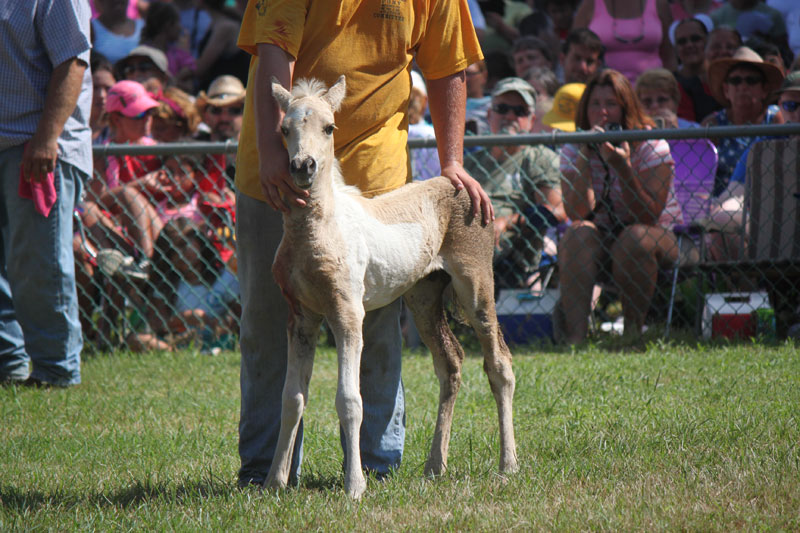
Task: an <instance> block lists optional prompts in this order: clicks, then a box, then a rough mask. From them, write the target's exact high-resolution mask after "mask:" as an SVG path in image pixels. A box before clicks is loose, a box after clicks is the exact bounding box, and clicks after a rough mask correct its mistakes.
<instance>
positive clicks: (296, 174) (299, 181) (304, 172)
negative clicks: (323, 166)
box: [289, 157, 317, 189]
mask: <svg viewBox="0 0 800 533" xmlns="http://www.w3.org/2000/svg"><path fill="white" fill-rule="evenodd" d="M289 173H290V174H291V175H292V179H293V180H294V183H295V185H297V186H298V187H300V188H301V189H308V188H309V187H311V183H312V182H313V181H314V175H315V174H316V173H317V162H316V161H314V158H313V157H306V158H305V159H302V160H301V159H299V158H298V159H292V161H291V163H289Z"/></svg>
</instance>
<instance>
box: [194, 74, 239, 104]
mask: <svg viewBox="0 0 800 533" xmlns="http://www.w3.org/2000/svg"><path fill="white" fill-rule="evenodd" d="M246 94H247V93H246V90H245V88H244V85H242V82H241V81H240V80H239V78H237V77H236V76H230V75H228V74H225V75H222V76H219V77H218V78H216V79H214V81H212V82H211V85H209V86H208V92H205V91H200V93H199V94H198V95H197V100H196V105H197V107H198V108H200V109H204V108H205V107H206V106H209V105H212V106H214V107H225V106H229V105H233V104H238V103H240V102H244V98H245V95H246Z"/></svg>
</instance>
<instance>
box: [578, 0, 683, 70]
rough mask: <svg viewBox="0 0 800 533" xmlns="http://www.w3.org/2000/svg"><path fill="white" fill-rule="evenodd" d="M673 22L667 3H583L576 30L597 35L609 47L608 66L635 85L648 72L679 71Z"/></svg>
mask: <svg viewBox="0 0 800 533" xmlns="http://www.w3.org/2000/svg"><path fill="white" fill-rule="evenodd" d="M671 22H672V15H671V14H670V9H669V4H668V3H667V0H639V1H631V0H583V2H581V5H580V7H578V11H577V13H576V14H575V24H574V27H575V28H589V29H590V30H592V31H593V32H595V33H596V34H597V36H598V37H599V38H600V40H601V41H602V42H603V44H604V45H605V47H606V53H605V62H606V66H608V67H609V68H613V69H615V70H618V71H620V72H622V73H623V74H624V75H625V77H626V78H628V80H629V81H630V82H631V83H634V82H635V81H636V78H637V77H638V76H639V74H641V73H642V72H644V71H645V70H647V69H650V68H656V67H661V66H663V67H665V68H667V69H670V70H674V68H675V67H676V65H675V54H674V52H673V50H672V45H671V43H670V42H669V39H668V38H667V30H668V28H669V25H670V23H671Z"/></svg>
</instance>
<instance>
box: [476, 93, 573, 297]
mask: <svg viewBox="0 0 800 533" xmlns="http://www.w3.org/2000/svg"><path fill="white" fill-rule="evenodd" d="M535 109H536V91H535V90H534V88H533V87H531V86H530V84H528V83H527V82H526V81H525V80H522V79H520V78H506V79H504V80H501V81H500V82H499V83H498V84H497V86H496V87H495V89H494V91H492V107H491V108H490V109H489V115H488V119H489V127H490V130H491V133H492V134H495V135H497V134H505V135H518V134H526V133H528V132H529V131H530V129H531V126H532V125H533V122H534V119H535V115H534V113H535ZM464 166H465V168H466V169H467V171H468V172H469V173H470V174H471V175H472V176H473V177H474V178H475V179H476V180H478V181H479V182H480V183H481V185H482V186H483V188H484V190H485V191H486V192H487V194H489V196H490V197H491V198H492V202H493V204H494V209H495V220H494V228H495V241H496V244H497V246H498V250H497V252H496V254H495V277H496V279H497V283H498V286H499V287H525V286H527V281H528V279H529V277H530V276H531V275H532V274H534V273H535V271H536V269H537V268H538V266H539V260H540V257H541V251H542V247H543V239H544V235H545V232H546V230H547V228H548V227H551V226H555V225H556V224H558V223H559V222H563V221H565V220H566V217H565V214H564V209H563V207H562V202H561V187H560V179H561V176H560V174H559V171H558V156H557V155H556V154H555V153H554V152H553V151H552V150H550V149H549V148H547V147H545V146H542V145H534V146H531V145H512V146H492V147H489V148H481V149H480V150H478V151H476V152H474V153H472V154H470V157H468V158H467V161H466V162H465V165H464Z"/></svg>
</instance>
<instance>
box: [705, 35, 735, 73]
mask: <svg viewBox="0 0 800 533" xmlns="http://www.w3.org/2000/svg"><path fill="white" fill-rule="evenodd" d="M740 46H742V36H741V35H739V32H738V31H736V30H735V29H733V28H731V27H730V26H714V29H713V30H711V31H710V32H708V44H706V63H708V64H709V65H710V64H711V63H713V62H714V61H716V60H717V59H724V58H726V57H733V54H734V53H736V50H738V49H739V47H740Z"/></svg>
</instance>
